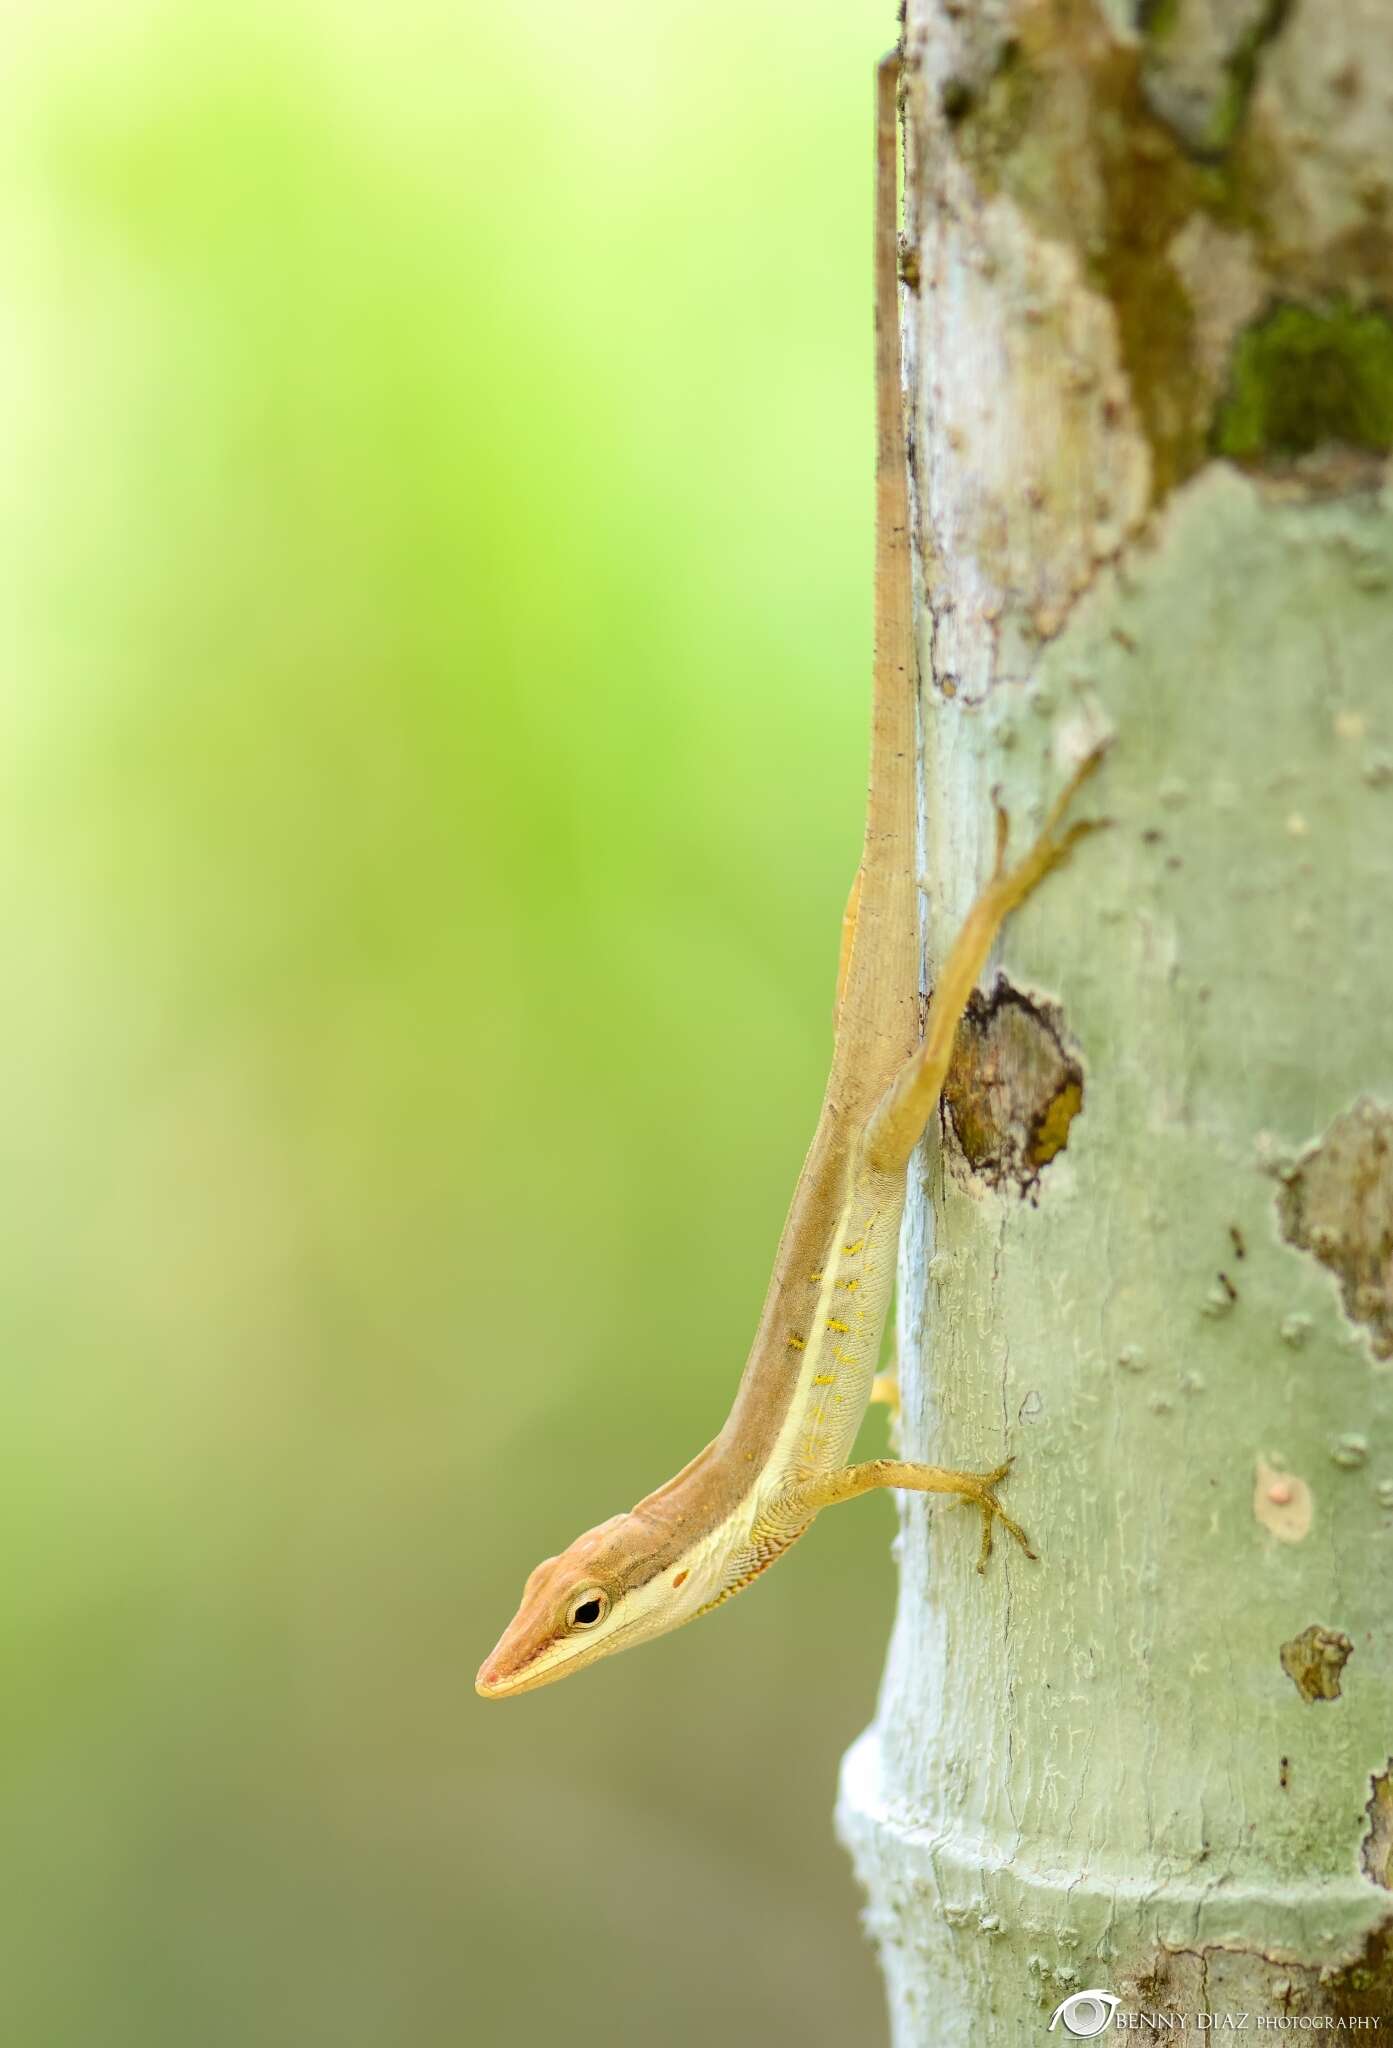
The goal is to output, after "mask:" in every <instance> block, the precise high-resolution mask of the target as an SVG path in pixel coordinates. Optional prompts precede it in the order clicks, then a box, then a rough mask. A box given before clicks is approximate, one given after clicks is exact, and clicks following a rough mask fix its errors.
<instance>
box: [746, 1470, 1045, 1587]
mask: <svg viewBox="0 0 1393 2048" xmlns="http://www.w3.org/2000/svg"><path fill="white" fill-rule="evenodd" d="M1010 1469H1011V1460H1010V1459H1009V1458H1008V1459H1007V1460H1006V1463H1005V1464H1004V1465H998V1466H997V1467H996V1469H995V1471H993V1472H952V1471H949V1470H948V1469H947V1468H946V1467H944V1466H942V1465H915V1464H910V1463H908V1462H906V1461H905V1460H904V1459H902V1458H872V1459H870V1460H869V1461H868V1462H867V1463H866V1464H864V1465H843V1466H841V1467H840V1468H839V1470H837V1471H835V1472H820V1473H818V1474H817V1475H816V1476H815V1477H814V1478H811V1479H803V1480H797V1481H795V1482H794V1483H793V1484H792V1485H791V1486H790V1487H789V1489H788V1496H787V1498H788V1502H789V1508H790V1512H791V1516H793V1517H796V1518H797V1519H799V1520H801V1519H803V1518H804V1517H805V1516H806V1517H807V1518H809V1519H811V1517H812V1516H813V1515H815V1514H817V1513H818V1512H819V1511H820V1510H821V1509H823V1508H829V1507H832V1506H834V1505H835V1504H836V1502H837V1501H839V1500H855V1498H856V1497H857V1495H858V1494H862V1493H871V1492H873V1491H874V1490H875V1489H876V1488H877V1487H879V1486H901V1487H904V1488H906V1489H907V1490H909V1491H911V1492H914V1493H948V1494H953V1495H955V1496H956V1497H957V1499H959V1500H960V1501H963V1502H965V1503H966V1504H967V1505H969V1506H971V1507H975V1508H977V1509H978V1510H979V1511H980V1513H981V1516H982V1549H981V1553H980V1555H979V1556H978V1559H977V1569H978V1571H979V1572H981V1571H985V1570H986V1568H987V1559H988V1558H989V1557H990V1556H991V1552H992V1524H993V1523H994V1522H1000V1524H1001V1526H1002V1528H1003V1529H1005V1530H1007V1531H1008V1533H1009V1534H1010V1535H1012V1536H1014V1537H1015V1539H1016V1541H1017V1543H1019V1544H1020V1546H1021V1549H1022V1550H1023V1551H1024V1552H1025V1554H1026V1556H1027V1557H1031V1558H1033V1557H1034V1556H1035V1554H1036V1553H1035V1552H1034V1551H1033V1550H1032V1549H1031V1547H1030V1539H1029V1537H1028V1536H1027V1535H1026V1533H1025V1531H1024V1529H1022V1527H1021V1525H1020V1523H1019V1522H1016V1521H1013V1520H1012V1518H1011V1516H1010V1515H1008V1514H1007V1512H1006V1510H1005V1508H1004V1507H1003V1506H1002V1505H1001V1502H1000V1501H999V1500H998V1499H997V1497H996V1488H997V1487H998V1486H999V1485H1000V1484H1001V1482H1002V1480H1003V1479H1004V1478H1005V1477H1006V1475H1007V1473H1008V1472H1009V1471H1010Z"/></svg>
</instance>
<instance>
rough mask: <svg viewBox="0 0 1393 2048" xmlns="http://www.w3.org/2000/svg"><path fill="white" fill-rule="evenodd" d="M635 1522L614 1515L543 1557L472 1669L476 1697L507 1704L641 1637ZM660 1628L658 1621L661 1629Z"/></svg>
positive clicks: (648, 1630)
mask: <svg viewBox="0 0 1393 2048" xmlns="http://www.w3.org/2000/svg"><path fill="white" fill-rule="evenodd" d="M635 1534H636V1530H635V1518H634V1516H632V1515H615V1516H613V1517H612V1518H611V1519H610V1520H609V1521H608V1522H601V1523H600V1525H599V1527H598V1528H596V1529H588V1530H587V1531H586V1533H585V1534H584V1535H583V1536H577V1538H576V1540H575V1542H574V1543H572V1544H571V1545H570V1546H569V1547H568V1548H567V1549H565V1550H563V1551H562V1552H561V1555H560V1556H559V1557H548V1558H544V1559H543V1561H542V1562H541V1564H539V1565H538V1566H537V1569H536V1570H535V1571H534V1572H533V1573H532V1575H531V1577H530V1578H529V1579H528V1581H527V1584H526V1585H525V1586H524V1587H523V1589H522V1600H521V1601H520V1603H519V1605H518V1611H517V1613H516V1614H515V1615H514V1616H513V1618H512V1620H511V1621H510V1622H509V1624H508V1626H507V1628H505V1629H504V1631H503V1634H502V1635H501V1636H500V1637H499V1639H498V1642H497V1643H496V1645H495V1646H494V1649H493V1651H492V1653H491V1654H490V1655H489V1656H488V1657H486V1658H485V1659H484V1662H483V1663H482V1664H481V1665H480V1667H479V1675H478V1677H477V1678H476V1679H475V1681H474V1690H475V1691H476V1692H477V1693H478V1694H479V1696H480V1698H481V1699H486V1700H499V1699H511V1698H512V1696H513V1694H514V1693H520V1692H532V1691H534V1690H535V1688H536V1687H537V1686H539V1685H550V1684H551V1683H552V1681H553V1679H557V1678H568V1677H569V1676H570V1674H571V1673H572V1672H573V1671H579V1670H581V1669H582V1668H583V1667H584V1666H585V1665H586V1664H593V1663H595V1662H596V1660H597V1659H598V1658H600V1657H606V1656H608V1655H609V1654H610V1652H611V1651H613V1650H622V1649H624V1648H626V1647H627V1646H628V1644H629V1643H632V1642H637V1641H639V1640H640V1639H641V1637H642V1636H643V1635H646V1634H651V1633H656V1631H655V1630H653V1629H652V1628H651V1627H649V1628H645V1627H643V1626H642V1622H643V1620H644V1619H646V1618H647V1617H646V1616H641V1615H640V1614H639V1612H638V1611H637V1609H638V1608H639V1607H640V1606H646V1605H647V1603H645V1602H640V1601H639V1600H638V1599H637V1597H636V1596H637V1595H638V1594H639V1592H640V1587H639V1586H638V1585H636V1584H635V1578H636V1576H637V1577H638V1578H639V1579H642V1578H643V1577H644V1576H645V1574H644V1571H643V1567H642V1565H641V1564H639V1561H638V1559H637V1557H636V1556H635V1549H636V1544H635ZM636 1565H637V1567H638V1569H637V1573H636V1570H635V1567H636ZM663 1625H664V1624H662V1623H659V1627H660V1628H661V1627H662V1626H663Z"/></svg>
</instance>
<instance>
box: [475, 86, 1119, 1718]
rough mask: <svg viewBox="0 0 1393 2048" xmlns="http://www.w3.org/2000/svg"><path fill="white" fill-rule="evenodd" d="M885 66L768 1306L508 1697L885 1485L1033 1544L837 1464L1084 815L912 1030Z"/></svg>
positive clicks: (892, 103)
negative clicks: (807, 938)
mask: <svg viewBox="0 0 1393 2048" xmlns="http://www.w3.org/2000/svg"><path fill="white" fill-rule="evenodd" d="M898 77H899V67H898V60H897V59H896V58H894V57H890V58H887V59H886V60H885V62H884V63H883V64H882V65H881V67H880V72H879V79H878V90H877V106H878V121H877V188H876V190H877V196H876V392H877V404H876V414H877V447H876V584H875V610H876V653H875V685H874V711H873V719H872V731H871V776H870V792H869V797H868V802H867V812H866V838H865V845H864V849H863V852H862V857H861V865H860V869H859V871H858V874H857V878H856V882H855V884H854V885H853V888H852V894H851V901H850V903H849V904H848V909H847V919H846V924H845V927H844V935H843V953H842V963H841V972H840V976H839V980H838V995H837V1014H836V1037H835V1044H834V1050H833V1056H832V1070H831V1073H830V1075H829V1077H828V1082H827V1089H826V1093H825V1095H824V1097H823V1103H822V1111H821V1114H820V1116H819V1118H818V1123H817V1130H816V1132H815V1133H814V1136H813V1142H812V1146H811V1148H810V1149H809V1152H808V1156H807V1159H806V1161H805V1162H804V1166H803V1170H802V1173H801V1174H800V1175H799V1179H798V1185H797V1187H796V1189H795V1190H794V1196H793V1202H792V1205H791V1207H790V1209H789V1214H788V1220H787V1222H786V1223H785V1225H784V1231H783V1236H782V1238H781V1240H780V1243H779V1250H778V1256H777V1258H776V1260H775V1262H774V1271H773V1275H772V1277H771V1279H770V1282H769V1291H768V1294H767V1295H766V1298H765V1303H764V1311H763V1314H762V1315H761V1317H760V1322H759V1328H758V1330H757V1331H756V1333H755V1340H754V1344H753V1347H752V1349H751V1351H750V1356H749V1360H748V1362H747V1364H746V1366H745V1371H744V1374H743V1376H742V1378H741V1381H740V1385H739V1388H738V1390H737V1393H736V1396H735V1401H734V1405H733V1406H732V1408H731V1411H730V1415H729V1417H728V1418H727V1420H726V1423H725V1426H724V1428H723V1429H722V1430H721V1433H720V1435H719V1436H718V1437H716V1438H715V1440H714V1441H713V1442H712V1443H710V1444H708V1445H707V1446H706V1448H705V1450H703V1451H701V1452H699V1453H698V1455H697V1456H696V1457H695V1458H694V1459H693V1460H692V1462H691V1463H690V1464H689V1465H687V1466H685V1467H684V1469H683V1470H682V1471H681V1472H679V1473H678V1474H677V1476H676V1478H675V1479H670V1480H669V1481H668V1483H667V1484H666V1485H665V1486H663V1487H660V1488H659V1489H658V1491H657V1492H656V1493H652V1494H649V1496H648V1497H647V1499H646V1500H642V1501H640V1502H639V1504H638V1506H637V1507H635V1508H634V1509H632V1510H631V1511H630V1512H629V1513H628V1514H626V1515H616V1516H615V1517H614V1518H613V1519H612V1520H611V1521H608V1522H604V1523H602V1524H601V1525H600V1526H599V1527H598V1528H596V1529H591V1530H588V1531H587V1532H586V1534H585V1535H583V1536H580V1537H578V1538H577V1539H576V1541H575V1542H574V1543H572V1544H571V1545H570V1546H569V1547H568V1548H567V1549H566V1550H565V1551H563V1552H562V1553H561V1555H560V1556H559V1557H553V1558H547V1559H546V1560H545V1561H544V1562H543V1563H542V1564H540V1565H538V1567H537V1569H536V1570H535V1571H534V1572H533V1573H532V1576H531V1577H530V1578H529V1580H528V1581H527V1585H526V1587H525V1589H524V1591H523V1597H522V1602H521V1605H520V1606H519V1608H518V1611H517V1614H516V1615H515V1616H514V1618H513V1620H512V1621H511V1622H510V1623H509V1625H508V1627H507V1629H506V1630H505V1631H504V1634H503V1636H502V1638H501V1640H500V1641H499V1643H498V1645H497V1647H496V1648H495V1649H494V1651H493V1653H492V1655H491V1656H490V1657H489V1658H488V1659H487V1660H486V1661H485V1663H484V1665H483V1667H482V1668H481V1670H480V1672H479V1676H478V1679H477V1681H476V1684H477V1690H478V1691H479V1693H480V1694H481V1695H482V1696H483V1697H484V1698H485V1699H504V1698H511V1697H512V1696H513V1695H514V1694H517V1693H523V1692H531V1691H533V1690H534V1689H535V1688H536V1687H538V1686H541V1685H549V1684H550V1683H551V1682H552V1681H553V1680H555V1679H558V1678H563V1677H566V1676H568V1675H569V1674H570V1673H571V1672H574V1671H579V1670H581V1669H583V1668H584V1666H585V1665H587V1664H592V1663H594V1662H595V1661H596V1659H598V1658H600V1657H604V1656H608V1655H610V1654H611V1653H613V1652H614V1651H616V1650H621V1649H626V1648H628V1647H629V1646H630V1645H631V1644H634V1643H638V1642H643V1641H646V1640H647V1639H648V1638H649V1637H651V1636H655V1635H662V1634H665V1633H666V1632H667V1631H668V1630H670V1629H673V1628H677V1627H679V1626H680V1625H681V1624H682V1623H683V1622H685V1621H690V1620H692V1619H694V1618H695V1616H697V1615H699V1614H705V1613H706V1612H707V1611H708V1610H709V1609H710V1608H712V1607H717V1606H719V1605H720V1604H721V1602H722V1601H724V1600H727V1599H729V1598H730V1597H731V1596H732V1594H734V1593H738V1592H739V1591H741V1589H742V1588H743V1587H745V1586H747V1585H749V1584H750V1583H751V1581H752V1580H754V1579H755V1578H757V1577H758V1576H759V1575H760V1573H761V1572H763V1571H764V1570H766V1569H767V1567H768V1566H769V1565H770V1564H772V1563H773V1562H774V1560H775V1559H776V1558H777V1557H780V1556H781V1555H782V1554H783V1552H784V1551H785V1550H787V1549H788V1547H789V1546H790V1544H792V1543H794V1542H796V1541H797V1539H798V1537H799V1536H801V1535H802V1534H803V1532H804V1530H805V1529H806V1528H807V1527H808V1525H809V1524H810V1522H811V1521H812V1519H813V1517H814V1516H815V1515H816V1514H818V1513H819V1512H820V1510H821V1509H822V1508H824V1507H829V1506H831V1505H832V1504H833V1503H834V1502H836V1501H839V1500H849V1499H852V1498H854V1497H855V1496H856V1495H857V1494H860V1493H865V1492H868V1491H870V1490H871V1489H872V1488H875V1487H881V1486H895V1487H907V1488H913V1489H916V1490H918V1491H921V1492H927V1493H946V1494H951V1495H955V1496H957V1497H958V1498H960V1499H962V1500H966V1501H969V1502H971V1503H972V1504H973V1505H974V1506H976V1507H977V1508H978V1509H979V1511H980V1512H981V1515H982V1555H981V1559H980V1561H979V1568H980V1566H981V1565H984V1564H985V1562H986V1558H987V1554H988V1552H989V1550H990V1547H991V1534H992V1526H993V1523H994V1522H998V1521H999V1522H1000V1523H1001V1524H1002V1526H1003V1527H1004V1528H1005V1529H1006V1530H1007V1531H1008V1532H1009V1533H1010V1534H1011V1535H1012V1536H1013V1537H1014V1538H1015V1539H1016V1541H1017V1542H1018V1543H1019V1544H1020V1545H1021V1546H1022V1548H1023V1549H1024V1550H1025V1552H1026V1554H1027V1556H1033V1555H1034V1553H1033V1552H1032V1551H1031V1550H1030V1546H1029V1544H1028V1543H1027V1541H1026V1537H1025V1533H1024V1531H1023V1530H1022V1529H1021V1528H1020V1527H1019V1526H1018V1525H1017V1524H1016V1523H1015V1522H1013V1521H1012V1520H1011V1518H1010V1516H1009V1515H1007V1514H1006V1512H1005V1510H1004V1509H1003V1508H1002V1507H1001V1505H1000V1503H999V1502H998V1500H997V1498H996V1494H995V1488H996V1487H997V1486H998V1485H999V1484H1000V1482H1001V1480H1002V1479H1004V1477H1005V1476H1006V1471H1007V1466H1006V1465H999V1466H997V1467H996V1469H995V1470H993V1471H989V1472H984V1473H975V1472H954V1471H947V1470H944V1469H943V1468H941V1467H939V1466H934V1465H920V1464H910V1463H906V1462H904V1461H901V1460H897V1459H888V1458H878V1459H873V1460H871V1461H870V1462H869V1463H867V1464H862V1465H852V1466H848V1465H847V1464H846V1462H845V1460H846V1458H847V1455H848V1453H849V1452H850V1450H851V1446H852V1444H853V1442H854V1440H855V1437H856V1431H857V1428H858V1426H859V1424H860V1421H861V1418H862V1415H863V1414H864V1412H865V1409H866V1405H867V1402H868V1401H869V1400H870V1398H871V1394H872V1388H873V1385H874V1382H875V1369H876V1363H877V1360H878V1358H879V1356H880V1346H881V1339H882V1336H883V1334H884V1329H885V1321H886V1316H887V1314H888V1312H889V1307H890V1300H891V1296H892V1294H893V1292H894V1285H895V1265H896V1253H897V1247H898V1242H899V1229H900V1218H901V1214H902V1212H903V1209H904V1201H905V1170H906V1167H907V1165H908V1162H909V1157H910V1154H911V1153H912V1151H913V1150H914V1147H915V1145H916V1144H917V1143H918V1141H919V1138H920V1136H921V1135H922V1133H923V1130H924V1127H925V1125H926V1123H927V1121H928V1119H929V1117H930V1116H931V1115H932V1114H933V1111H934V1109H935V1107H936V1106H937V1103H938V1099H939V1095H940V1093H941V1091H942V1088H943V1082H944V1077H945V1075H946V1073H947V1070H948V1065H949V1062H950V1060H951V1058H952V1053H953V1042H954V1037H955V1034H956V1032H957V1028H958V1024H959V1022H960V1020H961V1017H962V1014H963V1011H964V1009H965V1007H966V1004H967V1001H968V998H969V996H970V995H971V993H972V990H973V988H974V987H975V985H976V982H977V978H978V976H979V974H980V973H981V971H982V967H983V965H984V964H985V962H986V958H987V955H988V953H989V952H990V949H991V946H992V943H993V941H994V939H995V937H996V935H997V933H998V931H999V930H1000V928H1001V925H1002V922H1003V921H1004V919H1005V918H1006V917H1008V916H1009V915H1010V913H1011V911H1012V910H1014V909H1016V908H1017V907H1018V906H1019V904H1021V903H1022V902H1024V900H1025V898H1026V897H1027V896H1028V895H1029V894H1030V892H1031V891H1032V890H1033V889H1034V888H1036V887H1037V886H1038V884H1039V883H1040V882H1041V881H1042V880H1043V879H1044V877H1045V876H1046V875H1047V874H1048V873H1049V872H1050V870H1051V868H1053V867H1055V866H1056V865H1057V864H1058V863H1059V862H1060V861H1061V860H1062V859H1063V858H1064V856H1065V855H1066V854H1067V853H1068V851H1069V848H1070V847H1071V846H1072V845H1073V844H1074V842H1075V841H1076V840H1077V838H1078V837H1079V836H1080V834H1081V833H1082V832H1084V831H1087V830H1089V829H1090V826H1089V824H1087V823H1084V824H1076V825H1073V826H1066V825H1065V824H1064V815H1065V811H1066V809H1067V807H1068V804H1069V802H1070V799H1071V798H1072V796H1073V795H1074V792H1075V791H1076V790H1077V788H1078V786H1079V784H1080V783H1081V782H1082V781H1083V780H1084V778H1085V777H1086V776H1087V775H1089V774H1091V772H1092V771H1093V769H1094V767H1095V766H1096V765H1097V761H1098V756H1097V755H1096V754H1094V755H1090V756H1089V758H1088V759H1087V760H1086V761H1084V763H1083V764H1082V766H1081V767H1080V768H1079V769H1078V770H1077V771H1076V772H1075V774H1074V776H1073V777H1072V779H1071V780H1070V782H1069V783H1068V784H1067V785H1066V787H1065V789H1064V791H1063V793H1062V795H1061V796H1060V798H1059V799H1058V801H1057V802H1056V804H1055V806H1054V808H1053V810H1052V812H1051V814H1050V816H1049V819H1048V820H1047V822H1046V826H1045V829H1044V831H1043V832H1042V833H1041V835H1040V837H1039V839H1038V840H1037V841H1036V842H1035V844H1034V846H1032V847H1031V849H1030V851H1029V852H1028V853H1027V854H1026V855H1025V857H1024V859H1023V860H1021V861H1020V862H1019V863H1018V865H1016V866H1015V867H1013V868H1010V869H1008V868H1007V867H1006V866H1005V818H1004V815H1002V814H1001V813H1000V812H998V832H997V858H996V866H995V870H994V872H993V875H992V878H991V880H990V881H989V883H988V884H987V886H986V888H985V889H984V890H983V892H982V894H981V896H979V898H978V899H977V902H976V903H975V904H974V905H973V907H972V909H971V911H970V912H969V913H968V916H967V918H966V920H965V922H964V924H963V927H962V930H961V931H960V932H959V934H958V936H957V938H956V940H955V941H954V944H953V946H952V948H951V950H950V952H949V955H948V958H947V960H946V961H945V962H944V964H943V968H942V971H941V973H940V975H939V979H938V982H937V985H936V987H935V989H934V994H933V1000H932V1003H931V1005H930V1009H929V1016H928V1028H927V1033H926V1035H925V1036H924V1038H923V1040H922V1042H921V1040H920V1036H919V940H918V902H917V896H916V889H917V881H916V873H915V855H916V827H915V799H916V785H915V756H916V718H917V703H916V698H917V690H916V681H915V665H914V643H913V613H912V580H911V559H910V541H909V502H908V468H907V460H906V451H905V432H904V417H903V404H902V394H901V371H900V348H899V280H898V237H897V233H896V211H897V195H896V134H895V125H896V93H897V86H898Z"/></svg>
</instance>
